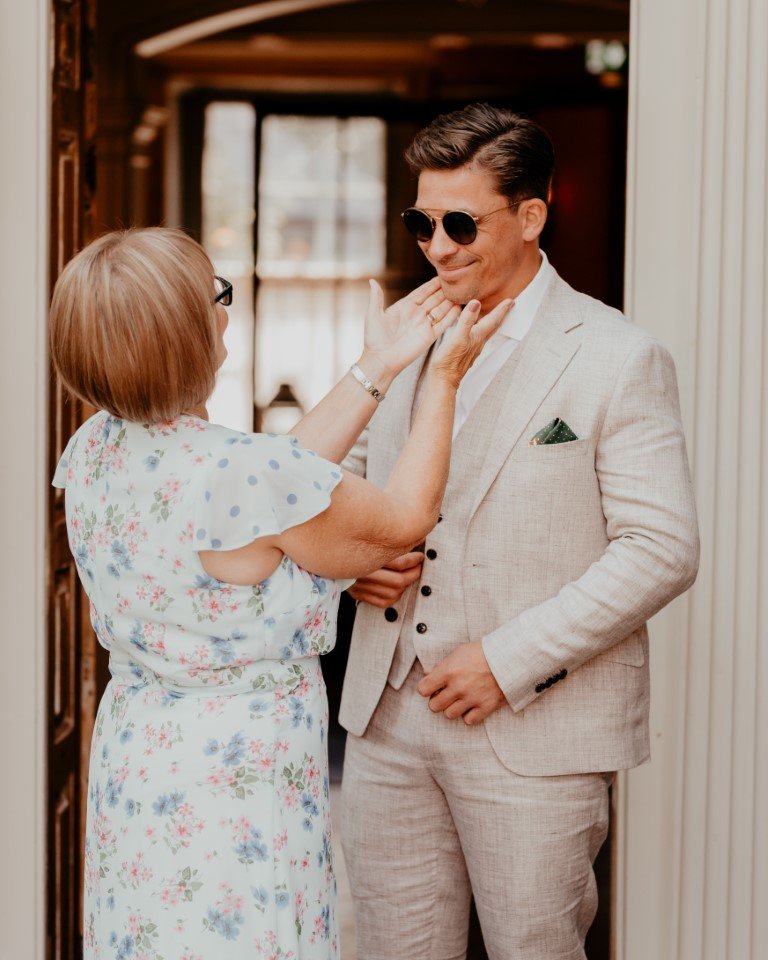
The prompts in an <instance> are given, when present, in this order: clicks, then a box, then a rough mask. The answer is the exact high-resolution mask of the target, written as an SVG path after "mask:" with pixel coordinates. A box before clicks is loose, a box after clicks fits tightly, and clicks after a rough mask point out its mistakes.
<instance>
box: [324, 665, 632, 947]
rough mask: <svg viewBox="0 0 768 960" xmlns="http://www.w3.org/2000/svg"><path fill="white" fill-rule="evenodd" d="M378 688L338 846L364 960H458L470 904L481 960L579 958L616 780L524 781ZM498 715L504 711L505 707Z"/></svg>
mask: <svg viewBox="0 0 768 960" xmlns="http://www.w3.org/2000/svg"><path fill="white" fill-rule="evenodd" d="M422 676H423V673H422V670H421V666H420V664H419V663H418V661H417V662H416V663H415V664H414V666H413V668H412V670H411V672H410V673H409V675H408V677H407V679H406V681H405V683H404V684H403V686H402V687H401V689H400V690H395V689H394V688H393V687H391V686H390V685H387V687H386V689H385V691H384V693H383V695H382V698H381V701H380V702H379V704H378V707H377V708H376V711H375V713H374V715H373V718H372V720H371V722H370V724H369V725H368V728H367V730H366V732H365V734H364V735H363V736H362V737H356V736H353V735H351V734H350V735H349V736H348V738H347V748H346V756H345V760H344V778H343V782H342V846H343V849H344V856H345V859H346V862H347V867H348V870H349V878H350V884H351V888H352V895H353V898H354V903H355V919H356V927H357V945H358V946H357V949H358V956H359V957H361V958H362V960H404V958H408V960H462V958H465V957H466V951H467V935H468V921H469V907H470V897H471V895H472V893H474V897H475V903H476V906H477V912H478V916H479V918H480V924H481V927H482V931H483V939H484V941H485V946H486V950H487V952H488V955H489V957H490V958H491V960H585V953H584V938H585V936H586V933H587V930H588V929H589V926H590V924H591V923H592V920H593V919H594V916H595V911H596V909H597V890H596V883H595V876H594V872H593V869H592V865H593V863H594V860H595V857H596V856H597V853H598V851H599V849H600V847H601V845H602V843H603V841H604V840H605V837H606V834H607V832H608V789H609V786H610V783H611V781H612V779H613V774H612V773H605V774H603V773H588V774H579V775H569V776H558V777H523V776H519V775H518V774H515V773H513V772H512V771H510V770H508V769H507V768H506V767H505V766H504V765H503V764H502V763H501V762H500V761H499V759H498V757H497V756H496V754H495V752H494V750H493V748H492V746H491V744H490V742H489V740H488V737H487V735H486V733H485V729H484V727H483V725H482V724H480V725H478V726H476V727H468V726H467V725H466V724H465V723H463V721H461V720H458V721H457V720H447V719H446V718H445V717H444V716H443V715H442V714H436V713H432V711H431V710H430V709H429V707H428V705H427V701H426V700H425V699H424V698H423V697H422V696H421V695H420V694H419V693H418V691H417V689H416V687H417V684H418V683H419V680H420V679H421V677H422ZM502 709H506V708H502Z"/></svg>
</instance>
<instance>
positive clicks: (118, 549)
mask: <svg viewBox="0 0 768 960" xmlns="http://www.w3.org/2000/svg"><path fill="white" fill-rule="evenodd" d="M112 559H113V560H114V561H115V564H116V565H117V566H118V567H124V568H125V569H126V570H133V563H132V561H131V555H130V554H129V553H128V551H127V550H126V549H125V546H124V544H123V543H122V542H121V541H120V540H115V541H113V543H112Z"/></svg>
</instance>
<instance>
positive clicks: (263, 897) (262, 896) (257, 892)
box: [251, 886, 269, 907]
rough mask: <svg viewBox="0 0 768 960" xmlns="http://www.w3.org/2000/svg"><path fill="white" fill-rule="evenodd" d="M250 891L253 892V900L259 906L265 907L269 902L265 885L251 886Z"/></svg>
mask: <svg viewBox="0 0 768 960" xmlns="http://www.w3.org/2000/svg"><path fill="white" fill-rule="evenodd" d="M251 893H252V894H253V899H254V900H255V902H256V903H257V904H259V905H260V906H262V907H266V905H267V904H268V903H269V893H268V891H267V888H266V887H264V886H261V887H251Z"/></svg>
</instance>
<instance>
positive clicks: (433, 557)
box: [427, 547, 437, 560]
mask: <svg viewBox="0 0 768 960" xmlns="http://www.w3.org/2000/svg"><path fill="white" fill-rule="evenodd" d="M427 558H428V559H429V560H437V550H433V549H432V547H430V548H429V550H427Z"/></svg>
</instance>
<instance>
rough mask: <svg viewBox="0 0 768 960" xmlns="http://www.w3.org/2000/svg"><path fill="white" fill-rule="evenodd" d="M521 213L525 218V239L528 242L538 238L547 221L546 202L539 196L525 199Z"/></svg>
mask: <svg viewBox="0 0 768 960" xmlns="http://www.w3.org/2000/svg"><path fill="white" fill-rule="evenodd" d="M520 215H521V217H522V220H523V240H525V241H526V242H530V241H531V240H537V239H538V237H539V235H540V234H541V231H542V230H543V229H544V224H545V223H546V222H547V205H546V203H544V201H543V200H539V199H538V197H534V198H533V199H532V200H524V201H523V202H522V203H521V204H520Z"/></svg>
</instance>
